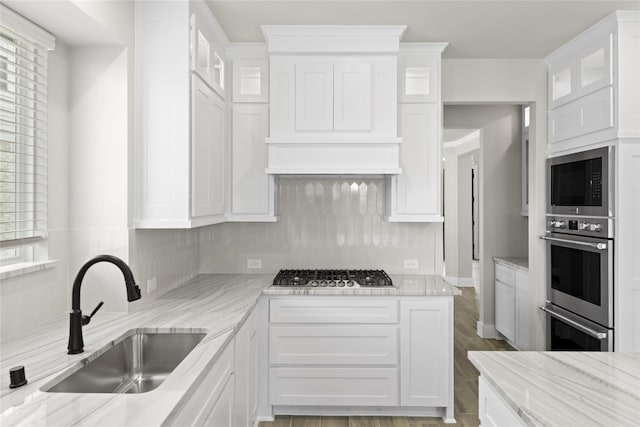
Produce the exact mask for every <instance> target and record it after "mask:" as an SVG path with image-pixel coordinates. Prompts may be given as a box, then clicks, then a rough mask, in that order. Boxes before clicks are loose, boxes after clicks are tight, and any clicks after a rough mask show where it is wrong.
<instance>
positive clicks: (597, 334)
mask: <svg viewBox="0 0 640 427" xmlns="http://www.w3.org/2000/svg"><path fill="white" fill-rule="evenodd" d="M538 308H539V309H540V310H542V311H544V312H545V313H548V314H549V316H551V317H555V318H556V319H558V320H562V321H563V322H566V323H568V324H570V325H571V326H573V327H574V328H576V329H579V330H580V331H582V332H584V333H585V334H587V335H590V336H592V337H593V338H596V339H598V340H600V341H602V340H604V339H606V338H607V334H606V333H605V332H597V331H594V330H593V329H591V328H587V327H586V326H583V325H581V324H580V323H578V322H576V321H575V320H571V319H569V318H568V317H565V316H563V315H561V314H558V313H556V312H555V311H552V310H549V309H548V308H546V307H538Z"/></svg>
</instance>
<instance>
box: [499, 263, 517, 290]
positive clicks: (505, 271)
mask: <svg viewBox="0 0 640 427" xmlns="http://www.w3.org/2000/svg"><path fill="white" fill-rule="evenodd" d="M496 280H499V281H501V282H502V283H504V284H505V285H510V286H513V285H514V283H515V280H516V278H515V275H514V271H513V269H511V268H509V267H505V266H504V265H501V264H496Z"/></svg>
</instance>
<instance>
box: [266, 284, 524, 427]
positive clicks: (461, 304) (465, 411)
mask: <svg viewBox="0 0 640 427" xmlns="http://www.w3.org/2000/svg"><path fill="white" fill-rule="evenodd" d="M461 289H462V295H461V296H458V297H455V298H454V321H453V323H454V406H455V417H456V421H457V422H458V423H457V424H445V423H443V422H442V419H440V418H423V417H302V416H277V417H276V419H275V421H274V422H261V423H260V426H259V427H432V426H453V425H459V426H465V427H472V426H474V427H475V426H477V425H478V424H479V420H478V371H477V370H476V368H475V367H474V366H473V365H472V364H471V362H469V360H468V359H467V351H469V350H489V351H491V350H496V351H512V350H513V348H512V347H511V346H510V345H509V344H507V343H506V342H504V341H498V340H486V339H482V338H480V337H479V336H478V335H477V334H476V322H477V320H478V304H477V301H476V299H475V291H474V289H473V288H461Z"/></svg>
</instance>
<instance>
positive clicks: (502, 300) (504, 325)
mask: <svg viewBox="0 0 640 427" xmlns="http://www.w3.org/2000/svg"><path fill="white" fill-rule="evenodd" d="M495 283H496V289H495V292H496V329H497V330H498V331H499V332H500V333H501V334H502V335H504V336H505V337H506V338H507V339H509V340H510V341H512V342H513V341H514V339H515V309H516V308H515V290H514V288H513V286H509V285H506V284H504V283H502V282H499V281H497V280H496V282H495Z"/></svg>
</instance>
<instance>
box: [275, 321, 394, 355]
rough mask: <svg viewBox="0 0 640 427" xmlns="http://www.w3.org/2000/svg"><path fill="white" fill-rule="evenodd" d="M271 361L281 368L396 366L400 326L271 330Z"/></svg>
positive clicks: (284, 328) (308, 327) (293, 327)
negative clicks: (291, 366) (302, 365)
mask: <svg viewBox="0 0 640 427" xmlns="http://www.w3.org/2000/svg"><path fill="white" fill-rule="evenodd" d="M269 344H270V345H269V360H270V363H271V364H280V365H285V364H288V365H301V364H307V365H395V364H396V363H397V362H398V328H397V326H395V325H394V326H346V325H340V326H271V329H270V341H269Z"/></svg>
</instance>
